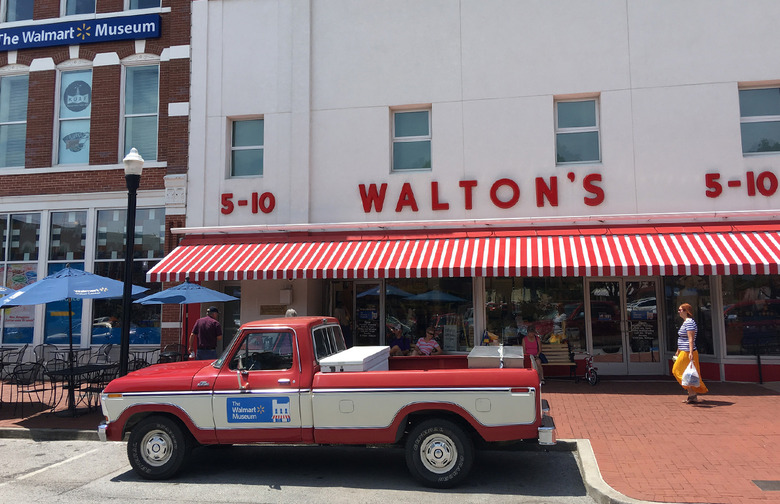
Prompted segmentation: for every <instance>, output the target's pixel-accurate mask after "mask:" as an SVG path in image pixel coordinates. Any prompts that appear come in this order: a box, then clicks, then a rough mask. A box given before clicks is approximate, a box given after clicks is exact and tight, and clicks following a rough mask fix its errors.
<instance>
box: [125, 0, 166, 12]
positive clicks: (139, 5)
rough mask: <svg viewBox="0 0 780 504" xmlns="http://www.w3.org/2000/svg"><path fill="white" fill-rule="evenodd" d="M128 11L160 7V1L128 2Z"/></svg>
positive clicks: (139, 0)
mask: <svg viewBox="0 0 780 504" xmlns="http://www.w3.org/2000/svg"><path fill="white" fill-rule="evenodd" d="M128 7H129V9H130V10H134V9H154V8H159V7H160V0H130V4H129V6H128Z"/></svg>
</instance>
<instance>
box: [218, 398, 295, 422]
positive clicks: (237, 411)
mask: <svg viewBox="0 0 780 504" xmlns="http://www.w3.org/2000/svg"><path fill="white" fill-rule="evenodd" d="M227 421H228V423H288V422H290V398H289V397H284V396H280V397H237V398H234V397H229V398H228V400H227Z"/></svg>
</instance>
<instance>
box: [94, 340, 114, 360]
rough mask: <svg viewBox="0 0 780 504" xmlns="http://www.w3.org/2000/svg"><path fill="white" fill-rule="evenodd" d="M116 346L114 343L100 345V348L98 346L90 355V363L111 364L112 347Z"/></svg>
mask: <svg viewBox="0 0 780 504" xmlns="http://www.w3.org/2000/svg"><path fill="white" fill-rule="evenodd" d="M112 348H114V344H113V343H106V344H105V345H100V348H98V349H97V350H96V351H95V352H94V353H92V355H90V357H89V363H90V364H109V363H111V362H112V361H111V355H110V353H111V349H112Z"/></svg>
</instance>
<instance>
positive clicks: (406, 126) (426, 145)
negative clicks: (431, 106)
mask: <svg viewBox="0 0 780 504" xmlns="http://www.w3.org/2000/svg"><path fill="white" fill-rule="evenodd" d="M431 166H432V164H431V111H430V110H412V111H397V112H393V171H402V170H430V169H431Z"/></svg>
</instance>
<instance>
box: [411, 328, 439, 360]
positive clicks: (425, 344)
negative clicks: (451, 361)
mask: <svg viewBox="0 0 780 504" xmlns="http://www.w3.org/2000/svg"><path fill="white" fill-rule="evenodd" d="M433 336H434V330H433V327H429V328H427V329H426V330H425V337H423V338H420V339H418V340H417V343H415V344H413V345H412V355H436V354H440V353H441V346H439V342H438V341H436V340H435V339H433Z"/></svg>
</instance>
